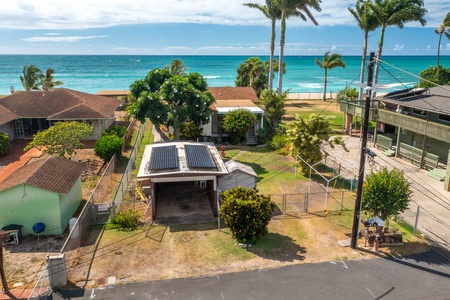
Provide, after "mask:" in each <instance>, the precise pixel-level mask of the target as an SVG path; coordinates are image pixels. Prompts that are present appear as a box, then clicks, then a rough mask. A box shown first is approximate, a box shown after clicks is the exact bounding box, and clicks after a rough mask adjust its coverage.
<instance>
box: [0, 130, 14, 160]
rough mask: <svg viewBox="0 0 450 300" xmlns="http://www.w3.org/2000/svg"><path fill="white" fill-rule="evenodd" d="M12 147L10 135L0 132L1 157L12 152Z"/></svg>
mask: <svg viewBox="0 0 450 300" xmlns="http://www.w3.org/2000/svg"><path fill="white" fill-rule="evenodd" d="M11 147H12V145H11V141H10V140H9V136H8V134H6V133H4V132H0V156H2V155H5V154H7V153H8V152H9V151H10V150H11Z"/></svg>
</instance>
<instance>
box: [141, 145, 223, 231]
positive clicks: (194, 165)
mask: <svg viewBox="0 0 450 300" xmlns="http://www.w3.org/2000/svg"><path fill="white" fill-rule="evenodd" d="M227 173H228V171H227V168H226V167H225V164H224V163H223V161H222V159H221V157H220V155H219V152H218V151H217V149H216V147H215V146H214V144H212V143H192V142H169V143H156V144H152V145H147V146H146V147H145V150H144V155H143V158H142V162H141V165H140V167H139V173H138V176H137V178H138V185H139V186H140V187H141V188H142V190H143V191H144V192H145V194H146V195H147V196H148V197H149V198H150V199H151V200H152V218H153V220H156V221H158V222H160V223H197V222H202V221H209V220H212V219H213V218H216V217H217V212H218V207H217V176H222V175H225V174H227Z"/></svg>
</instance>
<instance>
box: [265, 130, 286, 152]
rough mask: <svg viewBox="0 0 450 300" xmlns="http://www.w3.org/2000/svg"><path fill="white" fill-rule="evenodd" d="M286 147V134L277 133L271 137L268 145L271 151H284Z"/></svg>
mask: <svg viewBox="0 0 450 300" xmlns="http://www.w3.org/2000/svg"><path fill="white" fill-rule="evenodd" d="M286 146H287V134H286V133H277V134H275V135H274V136H273V138H272V140H271V141H270V143H269V148H270V149H272V150H280V149H284V148H285V147H286Z"/></svg>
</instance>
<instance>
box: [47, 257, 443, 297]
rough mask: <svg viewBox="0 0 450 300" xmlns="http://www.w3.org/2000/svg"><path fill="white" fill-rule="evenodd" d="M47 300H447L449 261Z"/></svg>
mask: <svg viewBox="0 0 450 300" xmlns="http://www.w3.org/2000/svg"><path fill="white" fill-rule="evenodd" d="M47 299H154V300H157V299H158V300H161V299H359V300H360V299H383V300H387V299H439V300H443V299H450V261H448V260H446V259H444V258H443V257H442V256H441V255H439V254H437V252H435V251H430V252H428V253H425V254H420V255H413V256H409V257H407V258H401V257H397V258H377V259H368V260H358V261H334V262H326V263H318V264H300V265H295V266H288V267H283V268H278V269H264V270H257V271H250V272H240V273H231V274H220V275H216V276H209V277H196V278H183V279H172V280H164V281H152V282H142V283H120V284H118V285H115V286H108V287H104V288H99V289H93V290H83V289H79V290H67V291H55V292H53V295H52V296H51V297H49V298H47Z"/></svg>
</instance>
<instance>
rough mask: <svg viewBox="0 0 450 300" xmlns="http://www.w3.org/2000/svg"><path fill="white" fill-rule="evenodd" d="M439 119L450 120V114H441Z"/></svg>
mask: <svg viewBox="0 0 450 300" xmlns="http://www.w3.org/2000/svg"><path fill="white" fill-rule="evenodd" d="M438 119H439V120H441V121H446V122H450V115H443V114H439V117H438Z"/></svg>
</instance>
